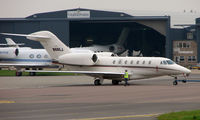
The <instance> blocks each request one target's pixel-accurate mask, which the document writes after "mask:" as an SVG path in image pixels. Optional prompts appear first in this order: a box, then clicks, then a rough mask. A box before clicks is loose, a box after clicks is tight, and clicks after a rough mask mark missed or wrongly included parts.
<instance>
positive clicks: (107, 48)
mask: <svg viewBox="0 0 200 120" xmlns="http://www.w3.org/2000/svg"><path fill="white" fill-rule="evenodd" d="M129 31H130V29H129V28H127V27H125V28H123V29H122V31H121V34H120V36H119V38H118V40H117V42H116V43H115V44H110V45H92V46H89V47H79V48H71V50H72V51H76V50H85V49H88V50H91V51H94V52H95V53H97V52H112V53H114V54H118V55H119V54H122V53H123V52H124V51H125V50H126V49H125V48H124V43H125V41H126V39H127V37H128V34H129Z"/></svg>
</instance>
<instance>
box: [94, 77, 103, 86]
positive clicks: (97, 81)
mask: <svg viewBox="0 0 200 120" xmlns="http://www.w3.org/2000/svg"><path fill="white" fill-rule="evenodd" d="M102 84H103V78H102V79H99V78H97V79H96V80H95V81H94V85H95V86H99V85H102Z"/></svg>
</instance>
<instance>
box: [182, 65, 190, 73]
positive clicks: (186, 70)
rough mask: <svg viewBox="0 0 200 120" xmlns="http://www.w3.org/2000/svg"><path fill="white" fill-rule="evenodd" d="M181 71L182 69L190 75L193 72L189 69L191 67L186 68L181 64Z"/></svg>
mask: <svg viewBox="0 0 200 120" xmlns="http://www.w3.org/2000/svg"><path fill="white" fill-rule="evenodd" d="M181 71H182V72H183V73H185V74H186V75H189V74H190V73H191V70H189V69H187V68H185V67H182V66H181Z"/></svg>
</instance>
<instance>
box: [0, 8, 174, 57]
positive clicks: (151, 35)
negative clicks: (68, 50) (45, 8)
mask: <svg viewBox="0 0 200 120" xmlns="http://www.w3.org/2000/svg"><path fill="white" fill-rule="evenodd" d="M124 27H128V28H130V33H129V35H128V38H127V40H126V43H125V47H126V48H127V49H129V51H132V50H136V51H141V52H142V54H143V56H163V57H168V58H171V59H172V57H173V56H172V55H173V51H172V50H173V49H172V40H173V39H172V37H171V29H170V17H169V16H132V15H129V14H126V13H122V12H110V11H99V10H91V9H81V8H77V9H69V10H63V11H56V12H48V13H39V14H34V15H31V16H28V17H26V18H1V19H0V32H1V33H2V32H8V33H20V34H29V33H33V32H36V31H40V30H49V31H51V32H53V33H54V34H55V35H56V36H57V37H58V38H59V39H60V40H62V41H63V42H64V43H65V44H66V45H69V46H70V47H78V46H88V45H91V44H101V45H106V44H111V43H115V42H116V41H117V39H118V37H119V35H120V32H121V31H122V29H123V28H124ZM5 37H6V36H2V35H1V36H0V39H1V41H2V42H1V43H5V41H4V40H3V39H4V38H5ZM12 38H13V39H14V40H15V41H17V42H18V43H25V44H26V46H30V47H33V48H41V45H40V44H39V43H38V42H34V41H29V40H26V38H23V37H12ZM89 40H92V41H89Z"/></svg>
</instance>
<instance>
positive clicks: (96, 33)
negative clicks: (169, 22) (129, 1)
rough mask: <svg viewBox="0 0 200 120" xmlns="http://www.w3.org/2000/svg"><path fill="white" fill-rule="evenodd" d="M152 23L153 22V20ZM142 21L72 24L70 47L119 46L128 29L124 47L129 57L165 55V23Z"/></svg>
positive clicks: (77, 22)
mask: <svg viewBox="0 0 200 120" xmlns="http://www.w3.org/2000/svg"><path fill="white" fill-rule="evenodd" d="M151 22H152V21H151ZM154 23H155V24H152V23H150V22H146V21H139V20H137V21H136V20H135V21H134V20H132V21H130V20H126V21H119V20H118V21H114V20H107V21H105V20H99V21H98V20H96V21H90V20H84V21H70V25H69V26H70V28H69V31H70V47H79V46H83V47H84V46H90V45H92V44H98V45H108V44H113V43H116V42H117V40H118V38H119V36H120V34H121V32H122V30H123V29H124V28H128V29H129V33H128V37H127V38H126V40H125V42H124V44H123V45H124V47H125V48H126V50H127V51H126V52H127V53H128V55H129V56H132V55H134V56H161V57H165V56H166V50H165V46H166V30H167V29H166V22H154Z"/></svg>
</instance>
